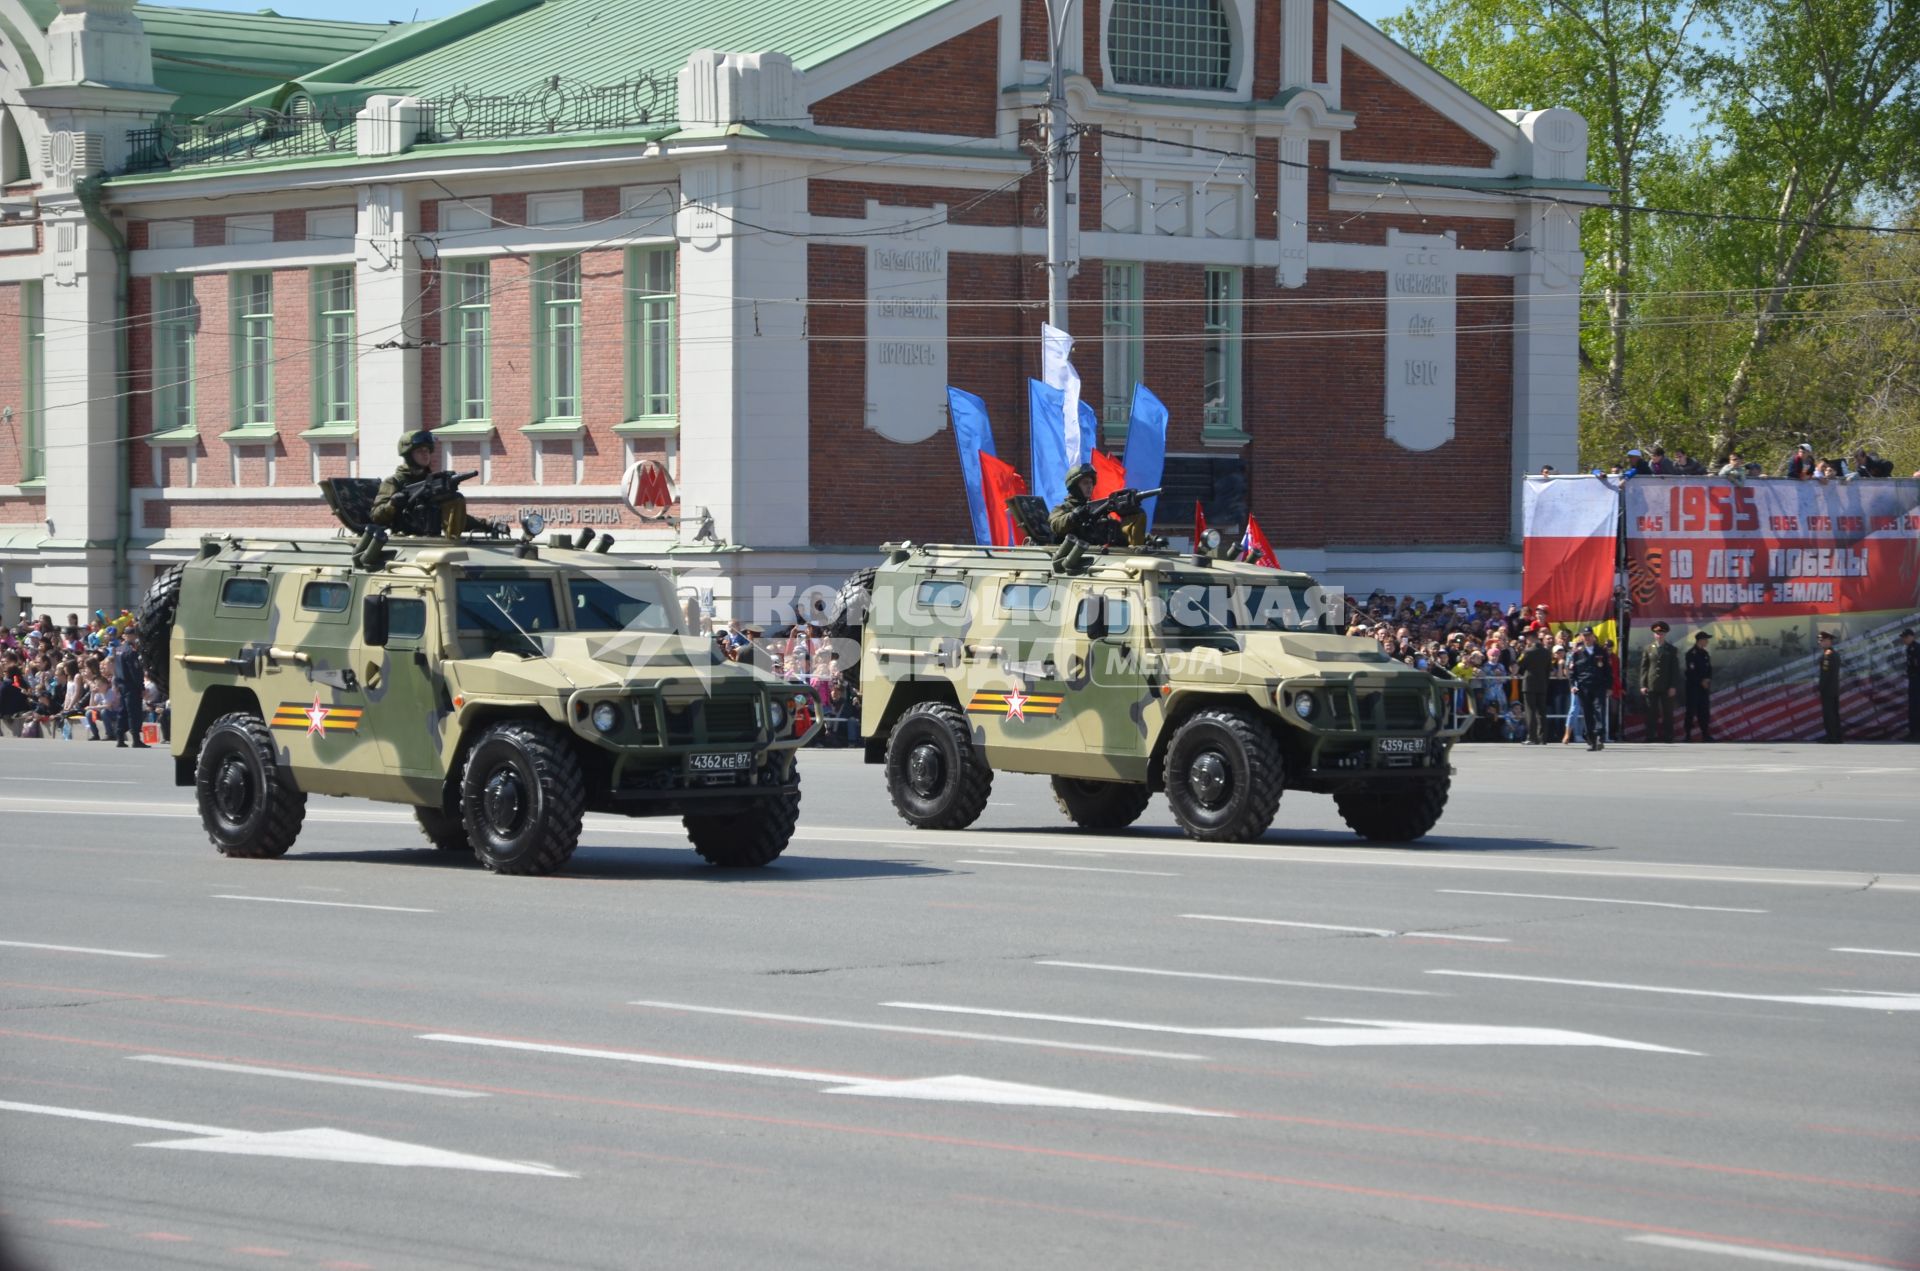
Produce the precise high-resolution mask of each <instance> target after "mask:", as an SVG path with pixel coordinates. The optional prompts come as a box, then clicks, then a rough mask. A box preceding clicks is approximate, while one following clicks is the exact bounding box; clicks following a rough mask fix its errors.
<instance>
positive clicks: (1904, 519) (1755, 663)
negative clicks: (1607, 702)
mask: <svg viewBox="0 0 1920 1271" xmlns="http://www.w3.org/2000/svg"><path fill="white" fill-rule="evenodd" d="M1626 534H1627V578H1628V589H1629V595H1630V600H1631V608H1632V615H1633V617H1632V626H1633V631H1632V640H1633V648H1632V649H1631V650H1630V653H1629V662H1628V669H1629V671H1630V672H1631V673H1636V674H1637V670H1638V665H1639V664H1638V658H1639V656H1640V651H1641V649H1642V648H1643V647H1644V644H1645V641H1646V640H1647V638H1648V636H1647V630H1648V628H1649V627H1650V626H1651V625H1652V623H1653V622H1654V621H1656V620H1659V619H1665V620H1666V621H1667V622H1669V623H1671V624H1672V626H1673V639H1674V641H1675V643H1677V644H1679V645H1680V646H1681V647H1682V648H1683V649H1685V648H1689V647H1691V646H1692V645H1693V643H1694V636H1695V634H1696V633H1697V632H1702V631H1704V632H1706V633H1707V635H1708V636H1709V637H1710V639H1709V641H1708V642H1707V644H1708V648H1709V650H1710V652H1711V654H1712V658H1713V682H1712V683H1713V692H1712V704H1713V712H1714V719H1715V724H1716V729H1715V731H1716V733H1717V734H1719V735H1722V736H1727V737H1735V738H1744V739H1750V740H1770V741H1771V740H1795V739H1811V738H1813V737H1816V736H1818V735H1819V732H1820V726H1819V701H1818V698H1817V695H1816V692H1815V677H1814V662H1815V656H1816V653H1817V645H1818V641H1817V639H1816V637H1817V635H1818V633H1819V632H1820V631H1822V630H1830V631H1833V632H1834V633H1835V635H1836V637H1837V642H1838V645H1839V648H1840V655H1841V666H1842V694H1841V707H1842V717H1843V719H1844V720H1845V721H1846V724H1847V735H1848V736H1853V737H1861V738H1867V737H1889V736H1896V735H1900V734H1903V733H1904V732H1905V728H1906V678H1905V669H1904V666H1905V664H1904V659H1903V655H1902V653H1901V650H1900V647H1899V642H1898V638H1899V633H1900V631H1901V630H1903V629H1904V628H1906V627H1909V626H1913V625H1915V624H1916V622H1920V481H1912V480H1900V481H1890V480H1877V481H1876V480H1863V481H1853V482H1825V483H1821V482H1814V481H1786V480H1761V481H1754V482H1750V483H1747V484H1741V485H1736V484H1734V483H1732V482H1729V481H1724V480H1720V479H1717V478H1710V477H1695V478H1658V477H1655V478H1640V479H1636V480H1634V481H1631V482H1629V483H1628V484H1627V487H1626ZM1630 679H1631V675H1630Z"/></svg>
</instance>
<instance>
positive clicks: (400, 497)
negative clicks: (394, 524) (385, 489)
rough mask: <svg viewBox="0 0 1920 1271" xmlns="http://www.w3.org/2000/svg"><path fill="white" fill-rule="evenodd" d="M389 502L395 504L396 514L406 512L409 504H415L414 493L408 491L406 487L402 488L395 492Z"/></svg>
mask: <svg viewBox="0 0 1920 1271" xmlns="http://www.w3.org/2000/svg"><path fill="white" fill-rule="evenodd" d="M388 502H390V503H392V504H393V508H394V510H395V511H396V512H400V511H405V510H406V506H407V504H409V503H411V502H413V492H412V491H410V490H408V489H407V488H406V487H405V486H402V487H401V488H400V489H398V490H395V491H394V492H393V495H392V497H391V498H390V499H389V500H388Z"/></svg>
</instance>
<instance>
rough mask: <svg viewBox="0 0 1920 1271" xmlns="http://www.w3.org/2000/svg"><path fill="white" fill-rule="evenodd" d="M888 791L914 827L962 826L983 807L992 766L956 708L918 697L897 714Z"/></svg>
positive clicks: (990, 789) (990, 790) (891, 741)
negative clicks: (898, 715) (922, 700)
mask: <svg viewBox="0 0 1920 1271" xmlns="http://www.w3.org/2000/svg"><path fill="white" fill-rule="evenodd" d="M887 793H888V794H889V795H890V796H892V798H893V806H894V810H895V811H897V812H898V813H899V814H900V818H901V819H902V820H904V821H905V822H906V823H907V824H908V825H911V826H914V827H915V828H916V829H922V830H964V829H966V828H967V827H968V826H969V825H972V824H973V823H974V822H975V821H976V820H978V819H979V817H980V814H981V813H982V812H984V811H986V808H987V796H988V795H990V794H992V793H993V769H991V768H989V767H987V764H986V760H984V759H982V758H981V757H980V754H979V752H978V751H976V750H975V749H974V748H973V737H972V735H971V734H970V733H969V732H968V730H967V717H966V716H965V715H963V714H961V713H960V709H959V708H958V707H956V706H949V705H947V704H946V703H944V702H922V703H920V704H919V705H918V706H913V707H909V708H908V710H907V712H906V714H904V715H902V716H901V717H900V721H899V722H898V723H896V724H895V725H894V726H893V732H892V734H891V735H890V736H889V737H888V738H887Z"/></svg>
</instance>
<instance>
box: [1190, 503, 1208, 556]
mask: <svg viewBox="0 0 1920 1271" xmlns="http://www.w3.org/2000/svg"><path fill="white" fill-rule="evenodd" d="M1206 532H1207V514H1206V513H1205V512H1204V511H1202V510H1201V507H1200V500H1198V499H1195V500H1194V501H1193V545H1194V546H1195V547H1196V548H1197V547H1199V546H1200V540H1201V538H1202V537H1203V536H1205V534H1206Z"/></svg>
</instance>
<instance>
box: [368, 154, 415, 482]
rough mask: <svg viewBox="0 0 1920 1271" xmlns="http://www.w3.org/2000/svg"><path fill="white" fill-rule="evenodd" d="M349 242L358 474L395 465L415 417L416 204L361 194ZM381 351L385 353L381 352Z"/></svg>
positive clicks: (375, 192)
mask: <svg viewBox="0 0 1920 1271" xmlns="http://www.w3.org/2000/svg"><path fill="white" fill-rule="evenodd" d="M359 194H360V200H359V201H360V210H359V221H358V225H357V229H356V239H355V243H354V271H353V294H354V323H355V329H354V335H355V338H356V339H357V340H358V341H359V343H360V347H361V353H360V358H359V364H358V365H359V383H358V385H357V386H356V392H355V394H354V401H355V403H356V407H355V409H356V410H358V412H359V415H360V420H359V422H360V462H361V471H363V472H367V473H379V472H384V471H386V467H387V465H389V464H391V463H393V462H394V459H393V458H392V456H393V455H394V453H395V447H397V446H398V445H399V444H400V435H401V434H402V433H403V432H407V431H411V430H412V429H415V428H425V427H427V426H428V421H426V420H424V419H422V418H421V417H420V349H419V345H420V318H421V314H420V305H419V300H420V256H419V253H418V251H416V250H415V248H414V244H413V240H412V238H411V237H410V236H411V235H412V234H413V233H414V231H416V230H418V229H419V228H420V199H419V196H418V195H417V194H415V193H414V192H413V191H412V189H410V188H409V187H408V186H404V185H384V184H382V185H369V186H364V187H362V188H361V190H360V192H359ZM382 345H385V346H387V347H379V346H382Z"/></svg>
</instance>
